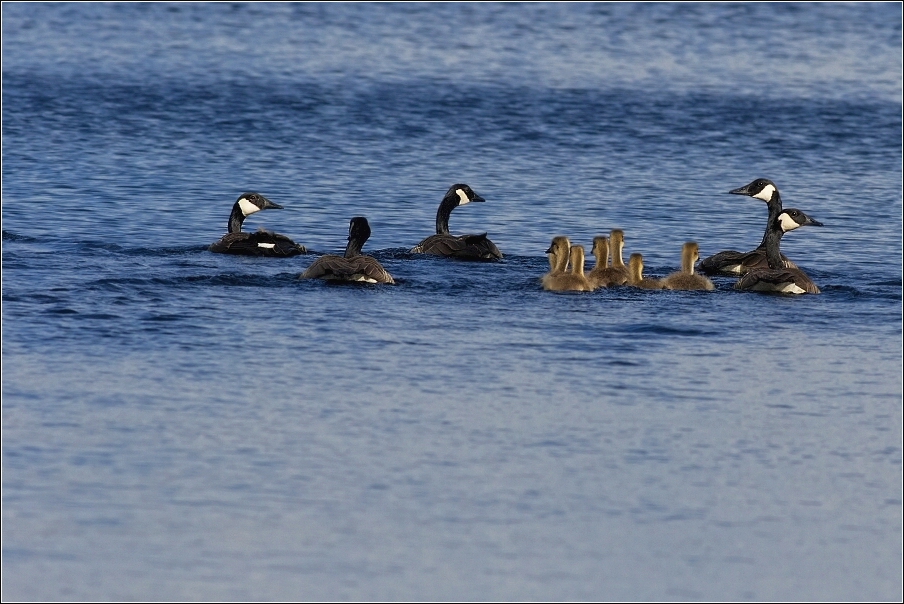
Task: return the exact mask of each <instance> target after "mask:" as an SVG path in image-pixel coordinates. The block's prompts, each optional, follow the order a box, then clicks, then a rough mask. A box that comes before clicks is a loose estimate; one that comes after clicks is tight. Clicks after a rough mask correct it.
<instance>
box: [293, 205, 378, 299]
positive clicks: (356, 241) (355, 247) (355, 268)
mask: <svg viewBox="0 0 904 604" xmlns="http://www.w3.org/2000/svg"><path fill="white" fill-rule="evenodd" d="M369 237H370V225H369V224H367V218H364V217H363V216H355V217H354V218H352V219H351V221H349V225H348V244H347V245H346V246H345V254H344V255H342V256H333V255H326V256H321V257H320V258H318V259H317V260H315V261H314V262H313V263H312V264H311V266H309V267H308V268H307V269H306V270H305V272H303V273H302V274H301V275H300V278H301V279H327V280H329V281H348V282H357V283H395V281H394V280H393V278H392V275H390V274H389V273H387V272H386V269H384V268H383V266H382V265H381V264H380V263H379V262H378V261H377V259H376V258H373V257H371V256H366V255H364V254H362V253H361V248H362V247H364V242H365V241H367V240H368V238H369Z"/></svg>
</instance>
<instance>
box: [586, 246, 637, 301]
mask: <svg viewBox="0 0 904 604" xmlns="http://www.w3.org/2000/svg"><path fill="white" fill-rule="evenodd" d="M591 251H592V252H593V255H594V256H595V257H596V266H594V267H593V270H592V271H590V272H589V273H587V280H588V281H590V285H592V286H593V287H594V289H596V288H598V287H609V286H610V285H624V284H625V283H626V282H627V281H628V275H627V271H626V270H619V269H618V268H615V267H610V266H609V239H608V238H607V237H594V238H593V248H592V249H591Z"/></svg>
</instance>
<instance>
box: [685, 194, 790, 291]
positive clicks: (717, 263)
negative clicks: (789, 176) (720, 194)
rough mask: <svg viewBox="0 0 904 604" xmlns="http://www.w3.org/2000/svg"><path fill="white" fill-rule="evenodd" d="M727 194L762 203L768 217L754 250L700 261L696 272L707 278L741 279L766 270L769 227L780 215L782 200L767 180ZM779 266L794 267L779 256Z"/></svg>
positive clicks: (728, 251)
mask: <svg viewBox="0 0 904 604" xmlns="http://www.w3.org/2000/svg"><path fill="white" fill-rule="evenodd" d="M729 193H731V194H732V195H747V196H748V197H753V198H754V199H759V200H760V201H765V202H766V207H767V208H768V209H769V217H768V218H767V219H766V230H765V231H764V233H763V240H762V241H761V242H760V245H759V246H757V248H756V249H755V250H752V251H749V252H736V251H734V250H727V251H724V252H719V253H718V254H714V255H712V256H710V257H709V258H704V259H703V260H701V261H700V264H699V265H698V266H697V268H698V270H699V271H700V272H701V273H705V274H707V275H717V274H722V275H744V274H746V273H747V271H750V270H753V269H756V268H767V267H768V266H769V263H768V262H767V260H766V237H767V235H768V233H769V225H771V224H772V223H773V222H774V221H775V219H776V217H778V215H779V214H780V213H781V211H782V198H781V196H780V195H779V193H778V187H776V186H775V183H774V182H772V181H771V180H769V179H768V178H758V179H756V180H755V181H753V182H752V183H750V184H748V185H745V186H743V187H740V188H738V189H734V190H732V191H729ZM782 262H784V265H785V266H786V267H787V268H794V267H795V264H794V263H793V262H791V261H790V260H788V259H787V258H785V257H784V256H782Z"/></svg>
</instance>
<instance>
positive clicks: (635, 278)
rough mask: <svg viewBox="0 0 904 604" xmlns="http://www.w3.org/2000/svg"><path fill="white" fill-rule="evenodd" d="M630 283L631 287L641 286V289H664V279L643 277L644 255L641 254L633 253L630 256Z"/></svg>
mask: <svg viewBox="0 0 904 604" xmlns="http://www.w3.org/2000/svg"><path fill="white" fill-rule="evenodd" d="M628 271H629V277H628V285H630V286H631V287H639V288H641V289H663V287H664V286H663V284H662V281H660V280H659V279H644V278H643V256H641V255H640V254H631V257H630V258H628Z"/></svg>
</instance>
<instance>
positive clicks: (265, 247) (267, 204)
mask: <svg viewBox="0 0 904 604" xmlns="http://www.w3.org/2000/svg"><path fill="white" fill-rule="evenodd" d="M281 209H283V207H282V206H281V205H278V204H275V203H273V202H272V201H270V200H269V199H267V198H266V197H264V196H263V195H261V194H260V193H242V194H241V195H240V196H239V198H238V199H237V200H236V202H235V204H233V206H232V214H230V215H229V227H228V228H229V232H228V233H226V234H225V235H223V237H221V238H220V240H219V241H217V242H214V243H212V244H211V245H210V247H209V248H207V249H209V250H210V251H211V252H216V253H217V254H241V255H243V256H266V257H271V258H287V257H289V256H295V255H297V254H304V253H305V248H304V246H303V245H298V244H297V243H295V242H294V241H292V240H291V239H289V238H288V237H286V236H285V235H280V234H278V233H273V232H271V231H265V230H263V229H261V230H258V231H255V232H253V233H243V232H242V222H244V220H245V218H246V217H248V216H250V215H251V214H254V213H255V212H260V211H261V210H281Z"/></svg>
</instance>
